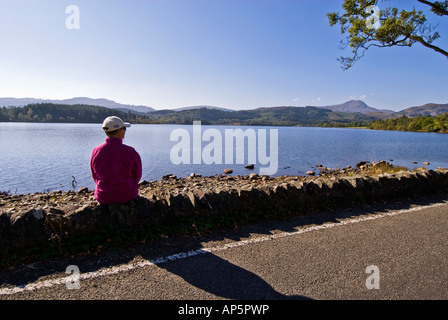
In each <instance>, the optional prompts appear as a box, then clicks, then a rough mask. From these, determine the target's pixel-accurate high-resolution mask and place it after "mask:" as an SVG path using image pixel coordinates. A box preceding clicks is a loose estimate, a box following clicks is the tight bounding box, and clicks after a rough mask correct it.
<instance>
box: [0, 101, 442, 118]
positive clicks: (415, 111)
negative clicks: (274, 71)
mask: <svg viewBox="0 0 448 320" xmlns="http://www.w3.org/2000/svg"><path fill="white" fill-rule="evenodd" d="M35 103H54V104H67V105H92V106H100V107H107V108H111V109H118V110H120V111H125V112H128V111H131V112H134V113H137V114H146V113H150V114H151V113H154V115H156V114H160V115H162V114H169V113H171V112H173V111H176V112H185V111H191V110H196V109H207V110H209V111H218V110H219V111H225V112H236V111H235V110H232V109H227V108H220V107H215V106H208V105H200V106H188V107H183V108H178V109H173V110H156V109H154V108H152V107H148V106H142V105H131V104H122V103H118V102H115V101H112V100H108V99H93V98H87V97H77V98H71V99H63V100H54V99H35V98H0V107H23V106H26V105H28V104H35ZM272 108H282V107H278V106H274V107H272ZM283 108H284V107H283ZM288 108H294V107H288ZM295 108H301V107H295ZM314 108H319V109H326V110H331V111H333V112H342V113H360V114H363V115H365V116H369V117H371V118H378V119H386V118H392V117H397V116H401V115H406V116H409V117H413V116H418V115H431V116H435V115H438V114H441V113H446V112H448V103H445V104H436V103H427V104H424V105H422V106H414V107H409V108H406V109H403V110H401V111H398V112H395V111H392V110H384V109H376V108H372V107H370V106H368V105H367V104H366V103H365V102H363V101H361V100H350V101H347V102H345V103H341V104H334V105H328V106H319V107H314ZM266 109H269V108H258V109H254V110H266ZM240 111H245V110H240Z"/></svg>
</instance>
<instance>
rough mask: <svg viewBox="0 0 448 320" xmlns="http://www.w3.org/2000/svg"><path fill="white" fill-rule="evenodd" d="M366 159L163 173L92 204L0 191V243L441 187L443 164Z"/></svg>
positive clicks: (261, 213)
mask: <svg viewBox="0 0 448 320" xmlns="http://www.w3.org/2000/svg"><path fill="white" fill-rule="evenodd" d="M362 166H365V167H363V168H362V169H361V167H362ZM374 167H375V166H373V165H372V164H369V165H367V166H366V164H360V166H359V168H353V169H352V168H348V167H347V168H344V169H343V170H331V169H329V168H325V167H323V166H320V167H319V170H320V175H319V176H280V177H275V178H274V177H269V176H260V175H258V174H256V173H251V174H250V175H244V176H232V175H228V174H224V175H223V174H221V175H219V176H215V177H202V176H199V175H193V174H192V175H190V176H189V177H186V178H177V177H176V176H174V175H167V176H165V177H164V178H163V179H162V180H156V181H150V182H148V181H142V182H141V183H140V190H139V197H138V198H137V199H136V200H134V201H131V202H129V203H127V204H113V205H107V206H104V205H100V204H98V203H97V202H96V200H95V199H94V197H93V191H91V190H88V189H87V188H81V189H79V190H78V191H77V192H75V191H67V192H62V191H54V192H50V193H35V194H26V195H10V194H7V193H0V247H1V248H7V249H8V250H9V252H13V251H14V250H21V249H24V248H27V247H29V246H33V245H35V244H36V243H42V241H44V242H45V241H49V240H56V241H60V242H63V241H65V240H67V239H77V238H80V237H85V236H91V235H94V234H95V233H97V232H98V231H99V230H106V229H107V228H108V227H110V226H111V225H113V226H114V227H117V228H125V227H139V228H140V227H145V226H151V225H154V224H155V223H162V224H164V225H165V226H167V225H170V224H173V225H175V224H176V223H177V222H178V221H179V219H183V218H189V217H192V218H195V217H200V218H210V217H217V216H220V215H227V216H232V217H235V219H238V215H241V214H244V215H248V216H254V217H275V216H276V214H287V215H297V214H306V213H308V212H310V211H312V210H315V209H319V208H320V209H321V208H323V207H333V208H336V207H340V206H351V205H353V204H356V203H360V202H362V203H365V202H371V201H378V200H381V201H382V200H388V199H394V198H400V197H409V196H418V195H424V194H431V193H440V192H446V191H447V190H448V169H445V168H437V169H436V170H426V169H421V170H413V171H410V170H402V171H400V172H397V173H394V174H369V173H368V171H367V169H370V170H373V168H374ZM363 170H364V171H363ZM372 172H373V171H372Z"/></svg>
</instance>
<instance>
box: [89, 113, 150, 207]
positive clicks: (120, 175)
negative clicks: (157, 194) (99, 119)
mask: <svg viewBox="0 0 448 320" xmlns="http://www.w3.org/2000/svg"><path fill="white" fill-rule="evenodd" d="M130 126H131V125H130V124H129V123H127V122H123V120H122V119H120V118H119V117H115V116H111V117H107V118H106V119H105V120H104V122H103V130H104V132H105V133H106V135H107V137H106V141H105V143H103V144H102V145H99V146H97V147H96V148H94V149H93V152H92V156H91V159H90V170H91V173H92V177H93V180H94V181H95V184H96V187H95V192H94V195H95V199H96V200H97V201H98V202H99V203H100V204H111V203H126V202H129V201H131V200H134V199H136V198H137V197H138V188H139V184H138V183H139V181H140V178H141V177H142V161H141V158H140V155H139V154H138V152H137V151H135V149H134V148H133V147H130V146H127V145H125V144H123V139H124V136H125V133H126V128H129V127H130Z"/></svg>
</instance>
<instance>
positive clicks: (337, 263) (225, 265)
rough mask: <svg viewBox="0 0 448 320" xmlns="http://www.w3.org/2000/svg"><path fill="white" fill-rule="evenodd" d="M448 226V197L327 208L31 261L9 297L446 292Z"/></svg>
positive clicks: (16, 276) (2, 284)
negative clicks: (229, 228) (220, 229)
mask: <svg viewBox="0 0 448 320" xmlns="http://www.w3.org/2000/svg"><path fill="white" fill-rule="evenodd" d="M447 230H448V198H426V199H422V200H420V201H418V202H413V203H408V202H400V203H392V204H382V205H375V206H368V207H364V208H352V209H346V210H341V211H334V212H326V213H318V214H315V215H312V216H306V217H298V218H295V219H292V220H288V221H270V222H264V223H260V224H257V225H253V226H247V227H244V228H241V229H239V230H234V231H229V232H226V233H223V234H213V235H208V236H206V237H201V238H195V237H184V238H178V239H162V240H160V241H159V242H157V243H152V244H141V245H139V246H136V247H133V248H128V249H126V250H122V251H119V252H113V253H108V252H104V253H101V254H99V255H97V256H77V257H74V258H68V259H64V260H52V261H47V262H43V263H35V264H32V265H27V266H25V265H22V266H20V267H17V268H16V269H14V270H9V271H5V272H2V275H1V276H0V299H6V300H8V299H13V300H16V299H51V300H53V299H120V300H123V299H154V300H179V299H180V300H204V299H207V300H214V299H218V300H221V299H238V300H240V299H241V300H250V299H257V300H262V299H286V300H292V299H294V300H295V299H318V300H322V299H331V300H333V299H335V300H339V299H342V300H351V299H362V300H364V299H366V300H385V299H387V300H388V299H393V300H394V299H400V300H402V299H406V300H408V299H411V300H420V299H430V300H433V299H434V300H438V299H443V300H446V299H448V237H447V234H448V233H447ZM69 265H71V266H72V267H70V268H71V269H70V268H69V270H72V271H71V273H70V275H71V277H72V278H67V277H68V276H69V274H68V273H65V271H66V270H67V267H68V266H69ZM78 269H79V274H78V273H77V272H76V271H77V270H78ZM73 270H74V271H73Z"/></svg>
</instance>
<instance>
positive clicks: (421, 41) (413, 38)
mask: <svg viewBox="0 0 448 320" xmlns="http://www.w3.org/2000/svg"><path fill="white" fill-rule="evenodd" d="M410 38H411V39H412V40H414V41H417V42H420V43H421V44H422V45H424V46H425V47H427V48H430V49H433V50H434V51H437V52H439V53H441V54H443V55H444V56H445V57H447V58H448V52H446V51H445V50H442V49H440V48H439V47H436V46H434V45H432V44H430V43H428V42H426V41H425V40H423V38H422V37H418V36H410Z"/></svg>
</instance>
